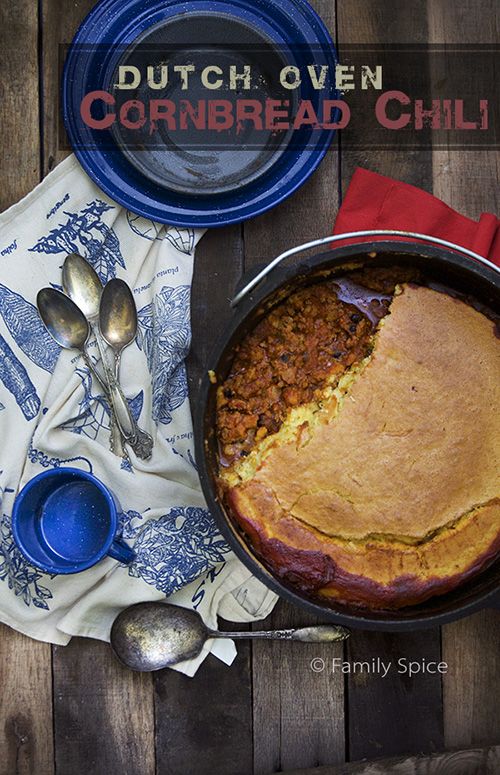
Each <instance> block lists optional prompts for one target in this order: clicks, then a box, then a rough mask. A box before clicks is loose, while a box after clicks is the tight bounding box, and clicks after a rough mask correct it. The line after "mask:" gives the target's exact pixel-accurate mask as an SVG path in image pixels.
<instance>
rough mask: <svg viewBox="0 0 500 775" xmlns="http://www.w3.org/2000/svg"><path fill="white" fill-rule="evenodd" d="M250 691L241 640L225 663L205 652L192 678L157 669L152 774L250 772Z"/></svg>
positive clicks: (246, 656) (247, 656)
mask: <svg viewBox="0 0 500 775" xmlns="http://www.w3.org/2000/svg"><path fill="white" fill-rule="evenodd" d="M231 629H236V625H231ZM251 692H252V686H251V674H250V646H249V644H248V643H245V642H242V643H238V656H237V657H236V660H235V661H234V662H233V664H232V665H231V667H228V666H227V665H224V664H223V663H222V662H220V661H219V660H218V659H216V658H215V657H213V656H211V655H210V656H208V657H207V659H206V660H205V662H204V663H203V665H202V666H201V667H200V669H199V671H198V673H197V674H196V676H195V677H194V678H187V677H186V676H184V675H181V674H180V673H175V672H173V671H172V670H163V671H161V672H159V673H157V674H156V675H155V713H156V759H157V765H156V766H157V775H186V773H191V772H192V773H196V775H214V773H217V775H234V773H242V775H243V774H244V775H250V773H251V772H252V705H251V702H252V700H251V697H252V694H251Z"/></svg>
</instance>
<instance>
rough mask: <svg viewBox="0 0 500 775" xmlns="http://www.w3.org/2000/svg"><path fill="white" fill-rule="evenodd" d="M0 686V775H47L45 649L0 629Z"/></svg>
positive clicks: (50, 767)
mask: <svg viewBox="0 0 500 775" xmlns="http://www.w3.org/2000/svg"><path fill="white" fill-rule="evenodd" d="M0 682H1V687H2V688H1V692H0V775H51V773H53V772H54V747H53V735H52V677H51V669H50V646H49V645H47V644H45V643H37V642H35V641H33V640H30V639H29V638H26V637H25V636H24V635H20V634H19V633H17V632H14V631H13V630H10V629H8V628H7V627H5V626H4V625H0Z"/></svg>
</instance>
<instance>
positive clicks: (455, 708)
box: [428, 0, 500, 769]
mask: <svg viewBox="0 0 500 775" xmlns="http://www.w3.org/2000/svg"><path fill="white" fill-rule="evenodd" d="M456 10H457V12H456V13H450V4H449V2H447V0H429V14H428V19H429V40H430V41H431V42H432V43H443V42H446V43H463V42H464V41H466V42H468V43H488V42H491V41H498V39H499V13H498V3H497V2H496V0H482V2H481V8H480V10H479V9H478V8H477V6H476V4H475V3H473V2H469V1H468V0H466V1H465V2H463V3H460V8H459V9H458V8H457V9H456ZM498 70H500V67H497V72H496V73H491V77H492V78H493V79H494V78H495V77H496V78H498V75H499V73H498ZM437 76H439V74H437ZM466 77H469V78H472V79H474V77H475V74H474V73H473V72H470V73H467V74H466ZM433 172H434V175H433V177H434V192H435V194H436V195H437V196H439V197H441V198H442V199H444V201H445V202H447V203H448V204H449V205H451V206H452V207H454V208H455V209H457V210H458V211H459V212H461V213H463V214H464V215H467V216H469V217H471V218H479V216H480V215H481V213H482V212H493V213H497V214H498V213H499V211H500V187H499V183H498V181H499V180H500V152H498V151H494V150H482V151H464V152H460V151H448V150H440V151H438V152H436V153H435V154H434V168H433ZM499 643H500V613H499V612H498V611H483V612H481V613H479V614H477V615H475V616H472V617H469V618H467V619H463V620H461V621H459V622H456V623H453V624H449V625H447V626H446V627H444V628H443V659H444V660H446V662H447V663H448V665H449V672H448V673H447V674H446V675H445V676H444V678H443V694H444V731H445V744H446V746H450V747H451V746H462V747H463V746H467V745H488V744H491V743H497V742H498V740H499V739H500V720H499V715H498V703H497V698H498V696H499V695H500V653H499V648H498V645H499ZM499 769H500V767H499Z"/></svg>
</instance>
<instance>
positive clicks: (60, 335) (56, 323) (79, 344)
mask: <svg viewBox="0 0 500 775" xmlns="http://www.w3.org/2000/svg"><path fill="white" fill-rule="evenodd" d="M36 304H37V307H38V311H39V313H40V317H41V318H42V320H43V322H44V325H45V328H46V329H47V331H48V332H49V334H50V335H51V337H52V338H53V339H54V340H55V341H56V342H57V344H59V345H60V346H61V347H64V348H65V349H66V350H73V349H75V350H80V352H81V353H82V355H83V358H84V361H85V363H86V364H87V366H88V368H89V370H90V371H91V372H92V374H93V375H94V377H96V379H97V380H99V382H100V383H101V384H102V386H103V387H104V389H105V390H106V391H107V387H106V384H105V382H104V378H103V376H102V375H101V374H99V372H98V371H97V369H96V367H95V366H94V364H93V363H92V361H91V359H90V357H89V355H88V353H87V350H86V344H87V341H88V338H89V336H90V328H89V324H88V321H87V318H86V317H85V315H84V314H83V312H82V311H81V310H80V309H79V308H78V307H77V306H76V304H75V303H74V302H73V301H71V299H69V298H68V297H67V296H65V295H64V293H61V292H60V291H56V290H55V288H42V290H41V291H39V292H38V295H37V297H36Z"/></svg>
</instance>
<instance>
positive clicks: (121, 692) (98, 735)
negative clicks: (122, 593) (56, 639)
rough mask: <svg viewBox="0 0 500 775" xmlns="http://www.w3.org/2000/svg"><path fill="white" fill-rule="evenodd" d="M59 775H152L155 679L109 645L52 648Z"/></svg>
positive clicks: (81, 643) (74, 644) (91, 643)
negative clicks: (118, 657)
mask: <svg viewBox="0 0 500 775" xmlns="http://www.w3.org/2000/svg"><path fill="white" fill-rule="evenodd" d="M53 680H54V741H55V762H56V772H57V775H75V773H86V775H103V773H105V775H123V773H125V772H126V773H127V775H154V772H155V750H154V711H153V703H152V679H151V675H150V674H148V673H133V672H132V671H131V670H127V669H126V668H124V667H122V666H121V665H120V664H119V663H118V662H117V660H115V659H114V658H113V657H112V655H111V650H110V648H109V646H108V644H107V643H101V642H99V641H94V640H82V639H81V638H74V639H73V640H72V641H71V642H70V643H69V645H68V646H64V647H62V646H55V647H54V675H53Z"/></svg>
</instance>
